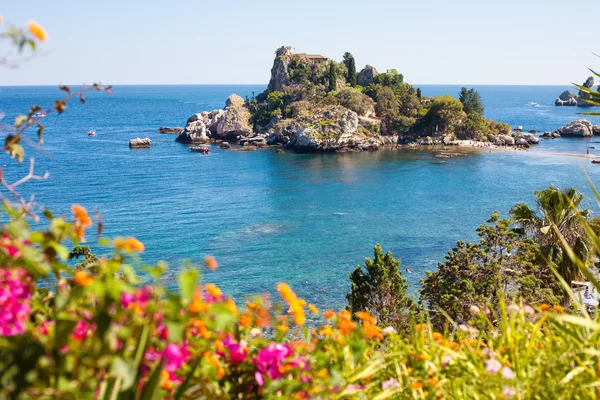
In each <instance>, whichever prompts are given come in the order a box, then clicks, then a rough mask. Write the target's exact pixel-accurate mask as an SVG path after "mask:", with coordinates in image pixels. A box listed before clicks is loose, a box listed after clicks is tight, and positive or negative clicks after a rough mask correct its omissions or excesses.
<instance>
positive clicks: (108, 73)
mask: <svg viewBox="0 0 600 400" xmlns="http://www.w3.org/2000/svg"><path fill="white" fill-rule="evenodd" d="M4 3H5V4H4V5H2V6H0V16H2V17H3V18H4V19H5V24H6V22H12V23H15V24H24V23H25V21H26V20H28V19H33V20H36V21H37V22H39V23H40V24H42V25H43V26H44V27H45V28H46V30H47V31H48V34H49V40H48V42H47V43H46V44H45V45H44V46H43V49H44V50H45V51H46V52H47V54H46V55H44V56H40V57H38V58H36V59H35V60H33V61H29V62H27V63H26V64H23V65H22V66H21V67H20V68H19V69H16V70H7V69H5V68H3V69H2V73H1V74H0V85H24V84H29V85H35V84H57V83H67V84H77V83H83V82H86V83H90V82H92V81H98V80H100V81H102V83H106V84H108V83H111V84H169V83H172V84H176V83H179V84H181V83H187V84H214V83H267V82H268V79H269V74H270V72H269V71H270V68H271V64H272V61H273V56H274V51H275V49H276V48H277V47H279V46H281V45H291V46H294V48H295V50H296V51H297V52H309V53H320V54H323V55H326V56H329V57H331V58H334V59H336V60H341V58H342V55H343V53H344V52H346V51H350V52H351V53H353V54H354V56H355V58H356V61H357V66H358V67H359V68H361V67H362V66H364V65H365V64H367V63H369V64H371V65H373V66H375V67H377V69H379V70H380V71H381V70H386V69H388V68H396V69H397V70H398V71H400V72H402V73H403V74H404V76H405V78H406V80H407V81H409V82H412V83H419V84H427V83H445V84H560V85H568V84H569V83H570V82H571V81H583V80H584V79H585V77H587V76H588V75H589V73H588V71H587V70H586V67H587V66H589V67H592V68H594V67H595V69H600V58H598V57H595V56H593V55H592V52H596V53H600V28H598V26H599V25H598V18H599V16H600V0H579V1H577V2H571V1H566V0H502V1H489V0H487V1H486V0H454V1H449V0H413V1H402V0H389V1H377V0H369V1H366V0H362V1H352V0H345V1H327V0H318V1H314V0H298V1H285V0H278V1H271V0H268V1H253V2H250V1H247V0H246V1H237V0H227V1H210V2H206V1H192V0H171V1H164V0H162V1H155V0H145V1H138V0H103V1H82V0H76V1H73V0H65V1H60V0H59V1H48V0H43V1H42V0H32V1H27V2H23V1H20V0H14V1H5V2H4ZM7 3H8V4H7ZM0 51H2V52H5V51H6V45H5V44H2V45H1V46H0Z"/></svg>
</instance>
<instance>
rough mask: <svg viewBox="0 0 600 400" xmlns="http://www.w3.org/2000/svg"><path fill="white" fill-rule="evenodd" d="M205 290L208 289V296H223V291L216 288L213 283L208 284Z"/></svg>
mask: <svg viewBox="0 0 600 400" xmlns="http://www.w3.org/2000/svg"><path fill="white" fill-rule="evenodd" d="M204 288H205V289H206V291H207V292H208V294H210V295H211V296H212V297H221V296H222V294H223V293H222V292H221V289H219V288H218V287H216V286H215V285H213V284H212V283H207V284H206V285H205V286H204Z"/></svg>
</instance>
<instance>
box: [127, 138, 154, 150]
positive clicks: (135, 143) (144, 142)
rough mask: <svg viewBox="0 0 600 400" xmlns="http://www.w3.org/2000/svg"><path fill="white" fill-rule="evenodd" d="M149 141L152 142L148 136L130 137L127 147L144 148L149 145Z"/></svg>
mask: <svg viewBox="0 0 600 400" xmlns="http://www.w3.org/2000/svg"><path fill="white" fill-rule="evenodd" d="M150 143H152V140H150V139H148V138H143V139H142V138H136V139H131V140H130V141H129V148H130V149H144V148H149V147H150Z"/></svg>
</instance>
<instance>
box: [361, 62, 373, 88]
mask: <svg viewBox="0 0 600 400" xmlns="http://www.w3.org/2000/svg"><path fill="white" fill-rule="evenodd" d="M376 76H377V70H376V69H375V67H371V66H370V65H367V66H366V67H364V68H363V69H362V70H361V71H360V72H359V73H358V79H357V82H358V84H359V85H360V86H364V87H367V86H369V85H370V84H371V83H372V82H373V79H375V77H376Z"/></svg>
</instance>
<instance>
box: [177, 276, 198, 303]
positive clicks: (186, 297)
mask: <svg viewBox="0 0 600 400" xmlns="http://www.w3.org/2000/svg"><path fill="white" fill-rule="evenodd" d="M177 279H178V281H179V293H180V295H181V300H183V302H184V303H185V304H188V303H189V302H190V301H191V300H192V298H193V297H194V293H195V291H196V283H197V282H198V271H196V270H195V269H192V268H188V269H186V270H185V271H182V272H180V273H179V276H178V277H177Z"/></svg>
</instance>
